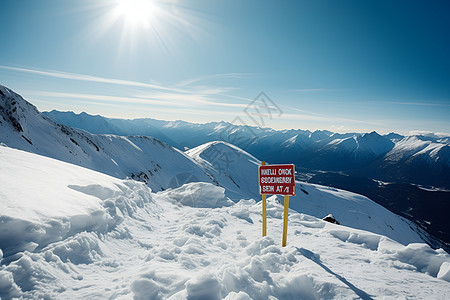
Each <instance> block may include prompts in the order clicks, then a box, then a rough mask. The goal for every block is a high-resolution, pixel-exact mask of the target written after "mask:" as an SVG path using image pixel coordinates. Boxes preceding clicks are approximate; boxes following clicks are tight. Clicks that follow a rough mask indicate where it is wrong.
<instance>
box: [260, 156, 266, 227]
mask: <svg viewBox="0 0 450 300" xmlns="http://www.w3.org/2000/svg"><path fill="white" fill-rule="evenodd" d="M265 164H266V162H265V161H262V162H261V165H263V166H264V165H265ZM266 197H267V195H266V194H262V226H263V228H262V236H266V235H267V200H266Z"/></svg>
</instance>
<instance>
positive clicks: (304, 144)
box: [44, 111, 450, 189]
mask: <svg viewBox="0 0 450 300" xmlns="http://www.w3.org/2000/svg"><path fill="white" fill-rule="evenodd" d="M44 114H45V115H46V116H48V117H50V118H52V119H53V120H55V121H56V122H58V123H60V124H65V125H68V126H72V127H76V128H81V129H84V130H87V131H90V130H93V131H91V132H94V133H113V134H118V135H137V134H138V135H149V136H154V137H157V138H158V139H161V140H162V141H164V142H166V143H168V144H170V145H172V146H174V147H176V148H178V149H181V150H184V147H187V148H193V147H196V146H199V145H201V144H204V143H206V142H211V141H216V140H222V141H226V142H230V143H232V144H234V145H236V146H238V147H241V148H242V149H244V150H246V151H248V152H249V153H252V154H253V155H255V156H257V157H264V159H266V160H267V161H271V162H273V163H283V162H286V161H289V162H293V163H295V164H296V165H297V166H299V167H303V168H307V169H311V170H324V171H351V172H352V174H355V175H357V176H365V177H369V178H374V179H378V180H383V181H393V182H401V183H415V184H421V185H427V186H435V187H443V188H447V189H450V137H441V136H432V135H428V136H425V135H414V136H406V137H405V136H401V135H398V134H395V133H391V134H388V135H384V136H382V135H379V134H378V133H376V132H371V133H366V134H360V133H347V134H338V133H333V132H330V131H315V132H310V131H308V130H281V131H277V130H273V129H269V128H259V127H249V126H238V125H233V124H230V123H226V122H215V123H207V124H193V123H188V122H184V121H175V122H168V121H160V120H154V119H136V120H121V119H110V118H105V117H101V116H91V115H88V114H86V113H81V114H75V113H73V112H59V111H51V112H45V113H44ZM100 119H101V120H102V122H103V123H104V124H107V125H102V126H95V125H94V124H97V123H98V122H99V120H100ZM92 128H94V129H92ZM103 129H104V131H102V130H103ZM280 157H281V158H280Z"/></svg>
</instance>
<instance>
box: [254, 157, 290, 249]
mask: <svg viewBox="0 0 450 300" xmlns="http://www.w3.org/2000/svg"><path fill="white" fill-rule="evenodd" d="M258 173H259V193H260V194H261V195H262V214H263V218H262V223H263V230H262V234H263V236H266V234H267V199H266V197H267V195H284V216H283V240H282V246H283V247H285V246H286V242H287V227H288V213H289V196H295V167H294V165H293V164H285V165H266V163H265V162H264V161H263V162H261V166H259V170H258Z"/></svg>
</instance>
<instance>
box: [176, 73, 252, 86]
mask: <svg viewBox="0 0 450 300" xmlns="http://www.w3.org/2000/svg"><path fill="white" fill-rule="evenodd" d="M256 75H257V74H256V73H221V74H213V75H207V76H201V77H195V78H191V79H187V80H183V81H181V82H180V83H178V84H177V86H179V87H182V86H187V85H191V84H193V83H196V82H201V81H206V80H212V79H244V78H251V77H254V76H256Z"/></svg>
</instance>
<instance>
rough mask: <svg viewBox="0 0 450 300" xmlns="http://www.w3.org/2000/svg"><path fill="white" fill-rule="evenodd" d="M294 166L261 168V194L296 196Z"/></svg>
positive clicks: (265, 166) (266, 166) (267, 166)
mask: <svg viewBox="0 0 450 300" xmlns="http://www.w3.org/2000/svg"><path fill="white" fill-rule="evenodd" d="M294 174H295V169H294V165H264V166H259V193H260V194H269V195H288V196H295V177H294Z"/></svg>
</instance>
